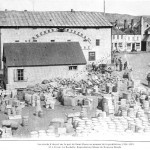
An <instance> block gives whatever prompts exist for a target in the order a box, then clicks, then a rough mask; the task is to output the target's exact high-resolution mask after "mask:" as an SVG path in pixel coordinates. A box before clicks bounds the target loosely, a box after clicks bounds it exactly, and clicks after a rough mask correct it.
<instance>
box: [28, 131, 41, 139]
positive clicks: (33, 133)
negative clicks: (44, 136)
mask: <svg viewBox="0 0 150 150" xmlns="http://www.w3.org/2000/svg"><path fill="white" fill-rule="evenodd" d="M30 135H31V138H38V137H39V135H38V132H37V131H32V132H30Z"/></svg>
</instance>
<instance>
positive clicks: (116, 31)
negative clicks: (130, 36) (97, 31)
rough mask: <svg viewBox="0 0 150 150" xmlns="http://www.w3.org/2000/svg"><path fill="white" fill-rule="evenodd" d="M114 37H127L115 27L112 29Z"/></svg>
mask: <svg viewBox="0 0 150 150" xmlns="http://www.w3.org/2000/svg"><path fill="white" fill-rule="evenodd" d="M112 35H125V33H124V32H122V31H121V30H119V29H117V28H115V27H113V28H112Z"/></svg>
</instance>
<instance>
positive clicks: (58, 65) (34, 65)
mask: <svg viewBox="0 0 150 150" xmlns="http://www.w3.org/2000/svg"><path fill="white" fill-rule="evenodd" d="M6 64H7V63H6ZM86 64H87V62H86V63H79V64H53V65H24V66H21V65H20V66H7V67H10V68H15V67H48V66H49V67H50V66H74V65H86Z"/></svg>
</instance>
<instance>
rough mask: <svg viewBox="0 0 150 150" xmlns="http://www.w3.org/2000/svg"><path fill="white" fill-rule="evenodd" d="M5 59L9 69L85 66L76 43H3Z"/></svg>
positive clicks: (83, 58)
mask: <svg viewBox="0 0 150 150" xmlns="http://www.w3.org/2000/svg"><path fill="white" fill-rule="evenodd" d="M5 58H6V65H7V66H9V67H13V66H14V67H15V66H52V65H75V64H76V65H81V64H86V60H85V57H84V54H83V51H82V50H81V47H80V44H79V43H78V42H56V43H55V42H54V43H5V44H4V58H3V59H5Z"/></svg>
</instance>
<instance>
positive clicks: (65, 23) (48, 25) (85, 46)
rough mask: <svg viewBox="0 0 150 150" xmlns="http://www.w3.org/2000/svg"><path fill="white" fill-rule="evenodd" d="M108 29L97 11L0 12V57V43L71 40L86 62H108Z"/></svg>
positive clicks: (109, 42) (109, 47)
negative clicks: (76, 44)
mask: <svg viewBox="0 0 150 150" xmlns="http://www.w3.org/2000/svg"><path fill="white" fill-rule="evenodd" d="M111 29H112V25H111V23H110V22H109V21H108V20H107V19H106V18H105V17H104V16H103V15H102V14H101V13H100V12H84V11H74V10H71V11H46V12H40V11H39V12H37V11H0V32H1V33H0V44H1V45H0V48H1V49H0V52H1V53H0V54H1V57H0V58H1V59H2V55H3V44H4V43H20V42H21V43H29V42H70V41H71V42H79V43H80V46H81V49H82V50H83V53H84V55H85V58H86V61H87V62H88V63H92V62H94V61H99V60H101V59H104V60H106V61H105V62H111ZM2 66H3V65H2Z"/></svg>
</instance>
